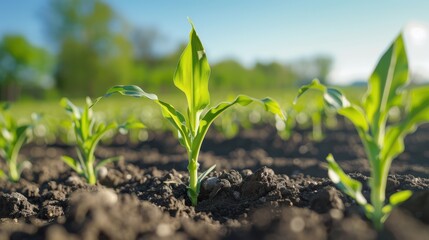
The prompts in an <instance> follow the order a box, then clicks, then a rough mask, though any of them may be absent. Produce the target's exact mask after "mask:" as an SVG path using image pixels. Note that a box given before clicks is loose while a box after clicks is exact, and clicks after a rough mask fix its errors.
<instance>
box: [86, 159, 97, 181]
mask: <svg viewBox="0 0 429 240" xmlns="http://www.w3.org/2000/svg"><path fill="white" fill-rule="evenodd" d="M85 165H86V171H87V181H88V183H89V184H91V185H95V184H96V183H97V176H95V171H94V161H93V158H92V157H91V159H89V160H88V161H86V162H85Z"/></svg>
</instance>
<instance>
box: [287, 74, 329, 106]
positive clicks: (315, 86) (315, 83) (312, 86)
mask: <svg viewBox="0 0 429 240" xmlns="http://www.w3.org/2000/svg"><path fill="white" fill-rule="evenodd" d="M310 89H313V90H319V91H321V92H323V93H324V92H326V86H325V85H323V84H321V83H320V82H319V80H318V79H314V80H313V81H312V82H311V83H310V84H307V85H304V86H302V87H300V88H299V89H298V95H297V96H296V97H295V99H294V100H293V104H294V105H295V104H297V102H298V99H299V98H300V97H301V96H302V95H303V94H304V93H306V92H307V91H308V90H310Z"/></svg>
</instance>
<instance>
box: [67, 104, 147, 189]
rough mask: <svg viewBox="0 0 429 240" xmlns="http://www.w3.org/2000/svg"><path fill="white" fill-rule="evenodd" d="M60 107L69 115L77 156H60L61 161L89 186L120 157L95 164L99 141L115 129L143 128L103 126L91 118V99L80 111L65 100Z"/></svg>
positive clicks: (135, 125)
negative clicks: (100, 170) (98, 173)
mask: <svg viewBox="0 0 429 240" xmlns="http://www.w3.org/2000/svg"><path fill="white" fill-rule="evenodd" d="M60 104H61V106H62V107H64V109H65V110H66V111H67V112H68V113H69V115H70V116H71V119H72V121H71V122H72V126H73V130H74V134H75V138H76V145H77V156H78V158H77V159H75V158H72V157H69V156H62V160H63V161H64V163H66V164H67V165H68V166H69V167H71V168H72V169H73V170H74V171H76V172H77V173H78V174H79V175H81V176H84V177H85V179H86V180H87V182H88V183H89V184H92V185H93V184H95V183H96V182H97V171H98V170H99V169H100V168H101V167H103V166H104V165H106V164H107V163H110V162H114V161H117V160H119V159H120V157H111V158H107V159H104V160H101V161H98V162H96V159H95V149H96V148H97V145H98V143H99V142H100V140H101V139H102V138H103V137H104V136H105V135H106V134H107V133H108V132H110V131H113V130H117V129H124V130H128V129H132V128H143V127H144V126H143V124H142V123H140V122H128V123H126V124H123V125H118V124H117V123H116V122H112V123H110V124H107V125H106V124H104V123H101V122H97V121H96V120H95V118H94V117H93V112H92V109H90V106H91V105H92V102H91V99H89V98H87V101H86V106H85V107H84V108H83V109H81V108H78V107H77V106H75V105H74V104H73V103H72V102H71V101H70V100H68V99H67V98H63V99H61V102H60Z"/></svg>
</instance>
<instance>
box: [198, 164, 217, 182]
mask: <svg viewBox="0 0 429 240" xmlns="http://www.w3.org/2000/svg"><path fill="white" fill-rule="evenodd" d="M215 168H216V164H215V165H213V166H211V167H210V168H209V169H207V170H206V171H205V172H203V173H201V174H200V176H198V182H201V181H202V180H203V179H204V178H205V177H207V175H209V173H211V172H212V171H213V170H214V169H215Z"/></svg>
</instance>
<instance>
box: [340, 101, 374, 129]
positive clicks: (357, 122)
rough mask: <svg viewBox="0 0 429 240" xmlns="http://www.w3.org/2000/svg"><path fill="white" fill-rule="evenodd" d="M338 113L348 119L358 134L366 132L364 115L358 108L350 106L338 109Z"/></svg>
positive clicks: (366, 122) (353, 105)
mask: <svg viewBox="0 0 429 240" xmlns="http://www.w3.org/2000/svg"><path fill="white" fill-rule="evenodd" d="M338 113H339V114H341V115H343V116H344V117H346V118H348V119H349V120H350V121H351V122H352V123H353V125H354V126H355V127H356V129H357V130H358V131H359V133H360V134H361V133H365V132H367V131H368V129H369V124H368V121H367V119H366V117H365V113H364V112H363V110H362V108H360V107H359V106H357V105H355V104H351V105H350V106H349V107H345V108H341V109H339V110H338Z"/></svg>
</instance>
